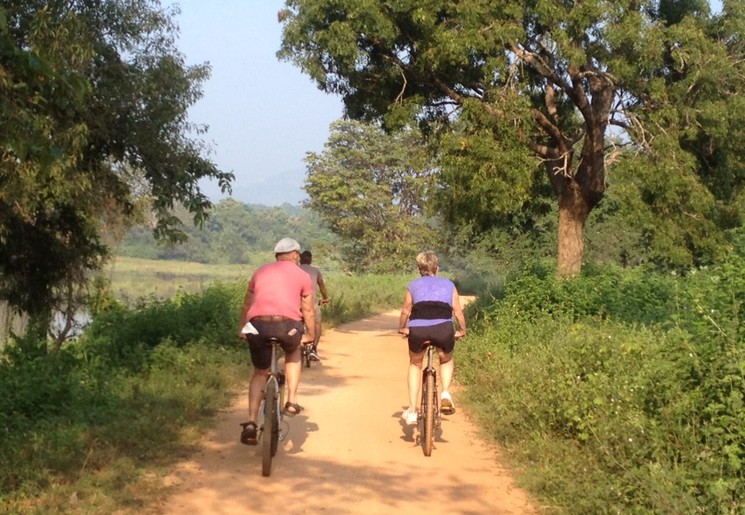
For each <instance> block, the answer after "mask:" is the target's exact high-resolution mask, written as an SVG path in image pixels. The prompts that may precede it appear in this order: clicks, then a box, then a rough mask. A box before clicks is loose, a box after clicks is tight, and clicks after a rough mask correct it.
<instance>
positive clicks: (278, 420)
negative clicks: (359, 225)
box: [258, 338, 285, 477]
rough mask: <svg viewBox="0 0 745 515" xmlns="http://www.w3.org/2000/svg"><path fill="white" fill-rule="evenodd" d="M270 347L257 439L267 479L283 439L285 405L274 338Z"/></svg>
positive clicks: (282, 374)
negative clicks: (259, 443) (269, 365)
mask: <svg viewBox="0 0 745 515" xmlns="http://www.w3.org/2000/svg"><path fill="white" fill-rule="evenodd" d="M267 341H268V342H269V343H270V344H271V345H272V363H271V368H270V369H269V379H267V381H266V386H265V387H264V398H263V399H262V400H261V406H260V407H259V423H258V427H259V438H260V439H261V473H262V475H263V476H265V477H268V476H269V475H271V473H272V458H273V457H274V455H275V454H277V447H278V446H279V442H280V441H281V440H282V438H283V434H282V430H281V424H282V406H284V403H285V374H284V372H283V371H282V370H280V367H279V356H280V352H281V346H280V343H279V340H277V339H276V338H269V339H268V340H267Z"/></svg>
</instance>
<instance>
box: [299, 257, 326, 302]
mask: <svg viewBox="0 0 745 515" xmlns="http://www.w3.org/2000/svg"><path fill="white" fill-rule="evenodd" d="M300 268H301V269H302V270H305V273H306V274H308V275H309V276H310V282H312V283H313V302H314V303H318V277H319V275H320V274H321V271H320V270H319V269H318V268H316V267H314V266H313V265H310V264H308V263H300Z"/></svg>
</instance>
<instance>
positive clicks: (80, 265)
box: [0, 0, 232, 324]
mask: <svg viewBox="0 0 745 515" xmlns="http://www.w3.org/2000/svg"><path fill="white" fill-rule="evenodd" d="M176 12H177V11H175V10H173V9H170V10H169V9H164V8H162V7H161V5H160V3H159V2H158V1H157V0H97V1H90V0H44V1H41V0H24V1H17V0H10V1H6V2H3V5H2V7H0V55H1V56H2V61H1V62H2V66H1V67H0V90H1V94H0V98H1V99H2V100H0V102H1V103H0V114H1V115H2V116H1V117H0V120H2V121H1V122H0V138H1V139H2V145H1V146H0V298H2V299H5V300H8V301H9V302H10V303H11V304H12V305H13V306H15V307H16V308H17V309H20V310H22V311H25V312H27V313H29V314H32V315H34V316H35V315H40V316H41V318H42V319H43V318H44V317H46V316H47V314H48V312H49V309H50V306H51V305H52V303H53V299H54V297H55V295H57V293H58V292H59V291H60V290H68V289H69V288H70V287H72V285H73V284H75V285H80V284H82V283H84V281H85V274H86V271H88V270H90V269H93V268H96V267H97V266H98V265H99V263H100V261H101V259H102V258H104V257H105V255H106V251H107V249H106V246H105V245H104V244H103V242H102V240H101V228H102V225H103V224H104V222H112V221H114V220H115V219H119V220H120V221H122V220H126V219H127V218H128V217H129V216H130V215H131V214H132V213H133V205H134V201H135V194H136V190H135V188H134V186H135V185H134V184H133V183H132V181H131V179H132V177H133V173H132V172H133V171H134V172H136V175H137V176H139V177H141V178H142V180H143V183H144V184H145V186H146V190H147V192H148V195H149V196H148V199H149V206H148V207H149V209H152V210H153V211H154V213H155V216H156V220H157V224H156V227H155V232H156V234H157V235H158V236H159V237H165V238H178V237H179V236H180V231H179V226H180V220H178V219H176V218H175V217H173V215H172V208H173V207H174V205H175V204H177V203H178V204H183V205H185V206H186V207H187V209H188V211H189V212H190V213H191V215H192V216H193V217H194V220H195V222H197V223H201V222H203V221H204V219H205V217H206V215H207V212H208V210H209V209H210V207H211V203H210V202H209V199H208V198H207V197H206V196H205V195H204V194H203V193H202V192H201V191H200V189H199V186H198V181H199V180H201V179H205V178H210V179H214V180H217V181H218V182H219V184H220V186H221V187H222V188H223V189H224V190H226V189H228V188H229V186H230V181H231V180H232V174H231V173H228V172H223V171H220V170H218V169H217V167H216V166H215V165H214V164H213V163H212V162H211V161H209V160H208V159H207V158H206V157H204V155H205V154H206V152H207V149H206V148H205V147H204V145H203V143H202V142H201V141H200V140H199V139H198V137H199V136H200V135H201V134H202V133H203V132H204V131H205V130H206V128H205V127H201V126H195V125H193V124H191V123H190V122H189V121H188V119H187V110H188V108H189V107H190V106H191V105H193V104H194V102H196V101H197V100H198V99H199V97H200V96H201V89H200V85H201V83H202V82H203V81H204V80H205V79H206V78H207V77H208V75H209V67H208V65H206V64H204V65H198V66H187V65H186V64H185V61H184V57H183V55H182V54H181V53H180V52H179V51H178V49H177V48H176V45H175V37H176V34H177V30H178V29H177V27H176V26H175V24H174V22H173V15H174V14H175V13H176ZM44 323H45V322H44V321H42V324H44Z"/></svg>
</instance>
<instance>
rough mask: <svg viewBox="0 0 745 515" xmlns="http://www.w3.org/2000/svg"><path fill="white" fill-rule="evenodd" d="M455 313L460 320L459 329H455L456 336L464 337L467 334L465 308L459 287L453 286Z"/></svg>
mask: <svg viewBox="0 0 745 515" xmlns="http://www.w3.org/2000/svg"><path fill="white" fill-rule="evenodd" d="M453 315H454V316H455V320H456V321H457V322H458V330H457V331H455V337H456V338H463V337H464V336H465V335H466V317H465V315H463V308H461V306H460V295H458V288H453Z"/></svg>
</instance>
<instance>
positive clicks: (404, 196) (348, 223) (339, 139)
mask: <svg viewBox="0 0 745 515" xmlns="http://www.w3.org/2000/svg"><path fill="white" fill-rule="evenodd" d="M306 162H307V169H308V177H307V180H306V184H305V190H306V191H307V192H308V196H309V197H310V200H309V201H308V206H309V207H310V208H311V209H313V210H314V211H316V212H318V213H319V214H320V215H321V217H322V218H323V221H324V222H325V223H326V224H327V225H328V226H329V228H330V229H331V230H332V231H333V232H334V233H335V234H337V235H338V236H339V238H340V239H341V241H342V254H343V257H344V260H345V262H346V264H347V266H348V267H349V268H350V269H352V270H355V271H365V270H366V271H372V272H378V273H383V272H394V271H399V270H401V269H402V267H405V266H406V265H407V264H408V263H409V262H410V261H411V259H412V256H415V255H416V254H417V253H418V252H420V251H422V250H425V249H428V248H432V247H435V248H436V247H437V246H438V243H439V241H438V233H437V232H436V231H435V230H434V228H433V227H432V226H431V225H430V224H429V223H428V221H427V219H426V218H425V217H424V214H423V208H424V204H425V202H426V199H427V194H428V191H429V189H430V188H431V187H432V180H431V179H432V175H433V173H434V170H433V168H432V167H433V163H432V161H431V160H430V159H429V154H428V152H427V148H426V147H425V146H424V145H423V144H422V141H421V136H420V135H419V133H418V132H416V131H406V132H403V133H399V134H394V135H388V134H385V133H384V132H383V131H382V130H381V129H379V128H378V127H377V126H374V125H365V124H362V123H358V122H352V121H339V122H335V123H334V124H332V126H331V135H330V137H329V141H328V142H327V143H326V145H325V147H324V151H323V153H322V154H315V153H310V154H308V157H307V158H306Z"/></svg>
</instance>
